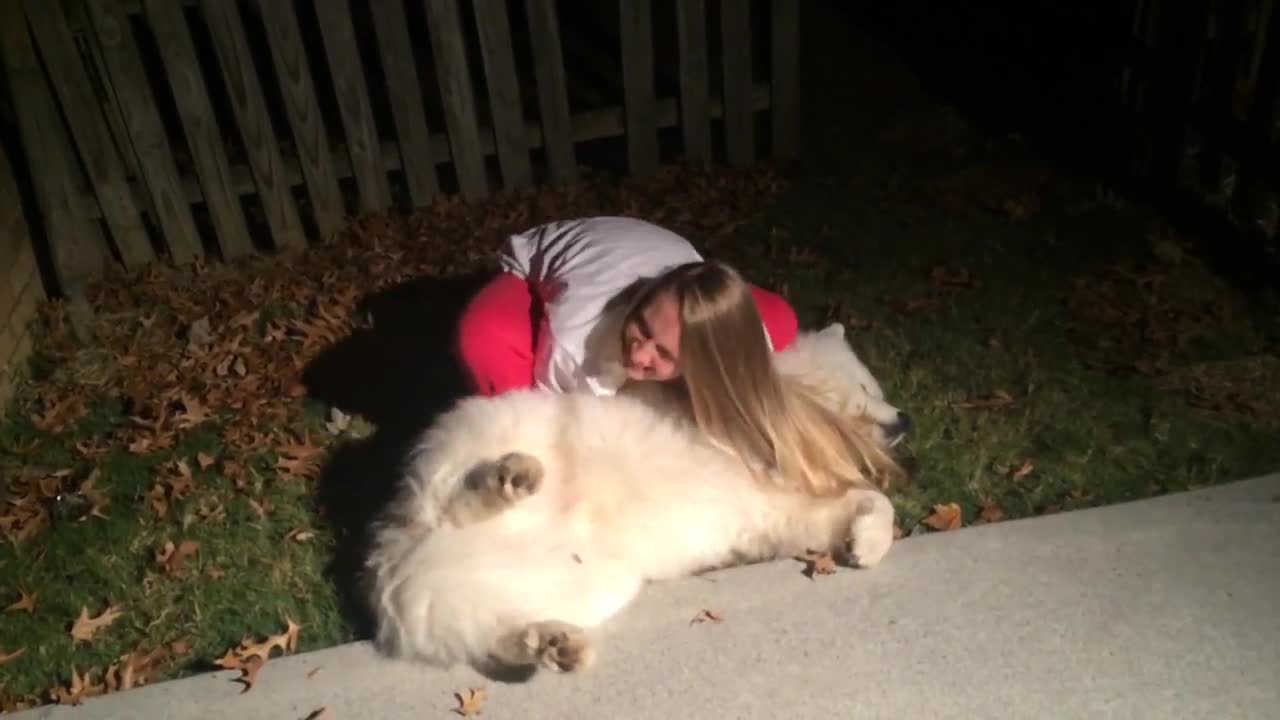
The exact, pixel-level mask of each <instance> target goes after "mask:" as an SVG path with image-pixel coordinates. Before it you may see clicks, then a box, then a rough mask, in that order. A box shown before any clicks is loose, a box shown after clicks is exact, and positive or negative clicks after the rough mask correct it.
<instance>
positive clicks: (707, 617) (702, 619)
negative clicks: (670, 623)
mask: <svg viewBox="0 0 1280 720" xmlns="http://www.w3.org/2000/svg"><path fill="white" fill-rule="evenodd" d="M706 622H709V623H715V624H719V623H722V622H724V614H723V613H721V612H720V611H719V610H699V611H698V614H697V615H694V616H693V619H692V620H690V621H689V624H690V625H696V624H698V623H706Z"/></svg>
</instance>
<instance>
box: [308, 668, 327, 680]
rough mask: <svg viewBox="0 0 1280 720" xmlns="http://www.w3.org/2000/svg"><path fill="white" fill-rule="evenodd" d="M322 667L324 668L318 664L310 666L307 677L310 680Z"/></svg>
mask: <svg viewBox="0 0 1280 720" xmlns="http://www.w3.org/2000/svg"><path fill="white" fill-rule="evenodd" d="M323 669H324V666H323V665H318V666H316V667H313V668H311V669H310V670H308V671H307V679H308V680H310V679H311V678H313V677H315V676H316V674H317V673H319V672H320V671H321V670H323Z"/></svg>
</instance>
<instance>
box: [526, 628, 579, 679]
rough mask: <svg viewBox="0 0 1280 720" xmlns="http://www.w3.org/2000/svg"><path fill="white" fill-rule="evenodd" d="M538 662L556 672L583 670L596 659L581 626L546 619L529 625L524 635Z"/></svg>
mask: <svg viewBox="0 0 1280 720" xmlns="http://www.w3.org/2000/svg"><path fill="white" fill-rule="evenodd" d="M525 643H526V644H527V646H528V648H529V650H530V652H531V654H532V655H533V656H534V657H535V658H536V659H537V662H538V664H540V665H542V666H543V667H545V668H547V669H549V670H554V671H556V672H577V671H579V670H586V669H587V668H589V667H591V665H592V663H594V662H595V651H594V650H593V649H592V648H591V643H590V641H589V640H588V639H587V634H586V632H584V631H583V630H582V628H579V627H577V626H576V625H570V624H568V623H562V622H557V621H548V622H541V623H536V624H534V625H531V626H529V629H528V632H527V634H526V635H525Z"/></svg>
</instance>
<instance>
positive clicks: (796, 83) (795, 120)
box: [769, 0, 800, 160]
mask: <svg viewBox="0 0 1280 720" xmlns="http://www.w3.org/2000/svg"><path fill="white" fill-rule="evenodd" d="M771 25H772V31H773V38H772V44H773V52H772V56H773V63H772V64H773V68H772V73H771V75H772V76H771V78H770V79H769V86H770V87H771V88H773V102H772V103H770V110H771V111H772V113H773V154H774V157H777V158H778V159H781V160H790V159H792V158H794V157H795V156H796V153H797V152H798V151H799V148H800V0H773V22H772V23H771Z"/></svg>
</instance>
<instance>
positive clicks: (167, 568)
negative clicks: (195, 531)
mask: <svg viewBox="0 0 1280 720" xmlns="http://www.w3.org/2000/svg"><path fill="white" fill-rule="evenodd" d="M199 549H200V543H199V542H198V541H196V540H183V541H182V542H180V543H178V545H176V546H175V545H174V544H173V541H172V540H166V541H165V543H164V547H162V548H160V549H159V550H157V551H156V564H158V565H159V566H160V567H161V569H163V570H164V572H166V573H168V574H170V575H175V576H179V577H181V576H182V575H183V574H184V573H185V572H186V561H187V558H189V557H191V556H192V555H194V554H195V553H196V551H197V550H199Z"/></svg>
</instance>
